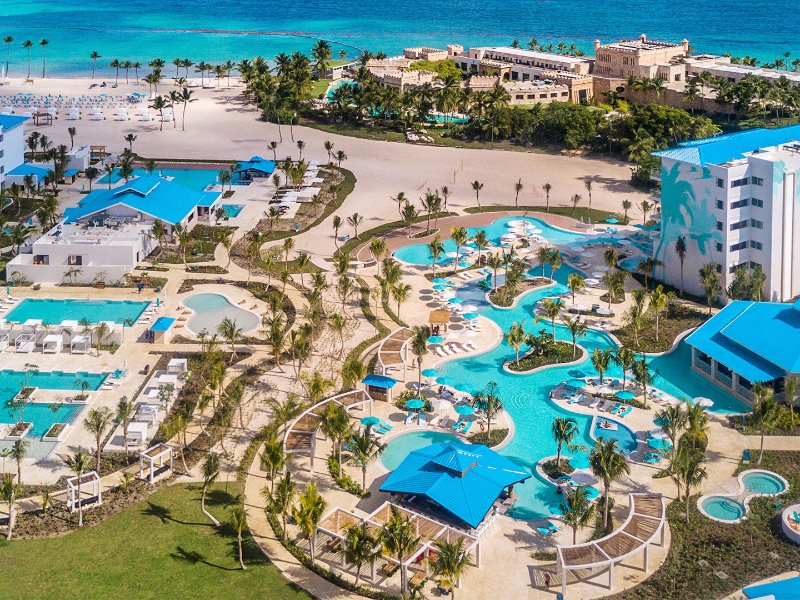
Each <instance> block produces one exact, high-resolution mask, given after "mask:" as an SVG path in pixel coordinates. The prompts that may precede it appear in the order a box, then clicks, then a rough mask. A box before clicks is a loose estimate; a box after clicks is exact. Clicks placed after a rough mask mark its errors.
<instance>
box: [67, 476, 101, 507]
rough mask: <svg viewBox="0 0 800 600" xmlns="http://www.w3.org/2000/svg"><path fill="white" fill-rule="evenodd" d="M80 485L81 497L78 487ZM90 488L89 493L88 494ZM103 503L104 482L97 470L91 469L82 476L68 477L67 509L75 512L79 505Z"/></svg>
mask: <svg viewBox="0 0 800 600" xmlns="http://www.w3.org/2000/svg"><path fill="white" fill-rule="evenodd" d="M79 486H80V491H81V492H80V497H79V496H78V487H79ZM87 488H88V495H87ZM102 503H103V484H102V482H101V481H100V475H98V474H97V471H89V472H88V473H84V474H83V475H82V476H81V477H70V478H69V479H67V509H68V510H69V512H71V513H73V512H75V511H76V510H77V508H78V506H79V505H84V506H85V505H87V504H97V505H98V506H99V505H100V504H102Z"/></svg>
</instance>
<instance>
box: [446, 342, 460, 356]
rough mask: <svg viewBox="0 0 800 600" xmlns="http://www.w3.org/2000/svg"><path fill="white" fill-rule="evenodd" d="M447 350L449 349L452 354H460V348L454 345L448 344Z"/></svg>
mask: <svg viewBox="0 0 800 600" xmlns="http://www.w3.org/2000/svg"><path fill="white" fill-rule="evenodd" d="M449 348H450V351H451V352H452V353H453V354H460V353H461V348H459V347H458V346H456V345H455V344H450V346H449Z"/></svg>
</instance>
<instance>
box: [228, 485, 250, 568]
mask: <svg viewBox="0 0 800 600" xmlns="http://www.w3.org/2000/svg"><path fill="white" fill-rule="evenodd" d="M230 524H231V527H233V530H234V531H235V532H236V542H237V544H238V546H239V564H240V565H241V566H242V571H246V570H247V567H246V566H245V565H244V557H243V555H242V532H243V531H244V530H245V528H246V527H247V511H246V510H245V508H244V498H242V499H241V500H240V501H239V502H237V503H236V504H234V506H233V508H231V516H230Z"/></svg>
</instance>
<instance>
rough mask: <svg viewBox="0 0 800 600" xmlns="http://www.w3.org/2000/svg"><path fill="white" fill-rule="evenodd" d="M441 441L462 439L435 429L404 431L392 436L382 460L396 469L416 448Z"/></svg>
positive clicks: (392, 468) (388, 466) (386, 465)
mask: <svg viewBox="0 0 800 600" xmlns="http://www.w3.org/2000/svg"><path fill="white" fill-rule="evenodd" d="M440 442H459V443H461V440H460V439H459V438H457V437H456V436H454V435H451V434H449V433H445V432H443V431H435V430H422V431H412V432H410V433H404V434H402V435H398V436H397V437H395V438H392V439H391V440H389V441H388V442H387V448H386V450H384V452H383V454H381V462H382V463H383V466H384V467H386V468H387V469H389V470H390V471H394V470H395V469H396V468H397V467H398V466H400V463H401V462H403V460H404V459H405V457H406V456H408V455H409V454H410V453H411V452H413V451H414V450H419V449H420V448H425V447H426V446H430V445H431V444H438V443H440Z"/></svg>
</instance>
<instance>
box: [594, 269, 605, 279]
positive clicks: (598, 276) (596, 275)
mask: <svg viewBox="0 0 800 600" xmlns="http://www.w3.org/2000/svg"><path fill="white" fill-rule="evenodd" d="M602 276H603V272H602V271H592V277H596V278H597V279H600V278H601V277H602Z"/></svg>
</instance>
